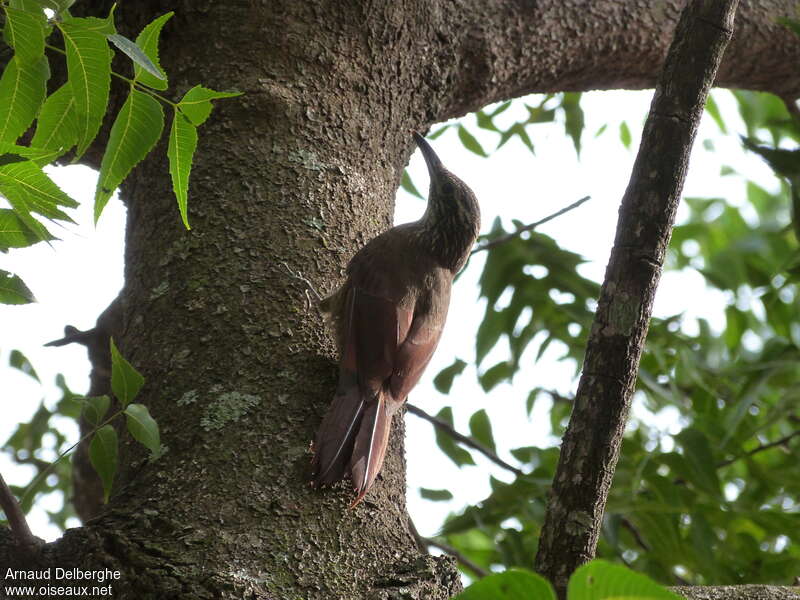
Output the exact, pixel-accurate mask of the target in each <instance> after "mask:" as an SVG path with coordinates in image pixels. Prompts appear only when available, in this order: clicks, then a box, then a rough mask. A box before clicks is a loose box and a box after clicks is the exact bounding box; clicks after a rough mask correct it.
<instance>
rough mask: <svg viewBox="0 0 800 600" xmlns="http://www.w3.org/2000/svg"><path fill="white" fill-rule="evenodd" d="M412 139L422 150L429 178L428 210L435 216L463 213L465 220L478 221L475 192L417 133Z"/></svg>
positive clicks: (478, 212) (478, 214)
mask: <svg viewBox="0 0 800 600" xmlns="http://www.w3.org/2000/svg"><path fill="white" fill-rule="evenodd" d="M414 141H415V142H416V143H417V146H418V147H419V149H420V150H421V151H422V156H423V158H424V159H425V164H426V165H427V166H428V174H429V175H430V178H431V186H430V191H429V192H428V210H429V211H433V213H434V215H435V216H437V217H441V216H444V215H445V214H447V213H451V214H452V213H463V217H464V220H465V221H470V222H475V223H478V224H479V223H480V211H479V208H478V201H477V199H476V198H475V194H474V193H473V192H472V190H471V189H469V187H468V186H467V184H466V183H464V182H463V181H461V180H460V179H459V178H458V177H456V176H455V175H453V174H452V173H451V172H450V171H448V170H447V169H446V168H445V167H444V165H443V164H442V161H441V160H440V159H439V157H438V156H437V155H436V152H434V151H433V148H432V147H431V145H430V144H429V143H428V142H427V141H426V140H425V138H424V137H422V136H421V135H420V134H419V133H416V132H414Z"/></svg>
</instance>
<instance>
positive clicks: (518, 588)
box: [453, 569, 573, 600]
mask: <svg viewBox="0 0 800 600" xmlns="http://www.w3.org/2000/svg"><path fill="white" fill-rule="evenodd" d="M453 600H556V593H555V591H554V590H553V587H552V586H551V585H550V584H549V583H548V582H547V580H546V579H545V578H544V577H541V576H540V575H537V574H536V573H532V572H531V571H525V570H523V569H508V570H507V571H504V572H502V573H495V574H493V575H489V576H487V577H484V578H483V579H480V580H478V581H476V582H475V583H473V584H472V585H471V586H469V587H468V588H467V589H465V590H464V591H463V592H461V593H460V594H458V595H457V596H454V597H453ZM570 600H573V599H572V597H571V596H570Z"/></svg>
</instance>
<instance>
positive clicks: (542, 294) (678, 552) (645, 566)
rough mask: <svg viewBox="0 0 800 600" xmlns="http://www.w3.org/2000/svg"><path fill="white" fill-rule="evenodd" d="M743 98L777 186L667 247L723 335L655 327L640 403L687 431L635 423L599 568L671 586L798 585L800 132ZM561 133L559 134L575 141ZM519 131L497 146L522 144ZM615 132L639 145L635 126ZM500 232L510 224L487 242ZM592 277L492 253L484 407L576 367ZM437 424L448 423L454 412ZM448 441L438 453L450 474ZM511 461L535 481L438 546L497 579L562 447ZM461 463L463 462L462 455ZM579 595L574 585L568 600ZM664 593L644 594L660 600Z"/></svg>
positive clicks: (707, 218)
mask: <svg viewBox="0 0 800 600" xmlns="http://www.w3.org/2000/svg"><path fill="white" fill-rule="evenodd" d="M734 98H735V99H736V102H737V104H738V107H739V111H740V114H741V115H742V118H743V119H744V121H745V125H746V137H745V138H744V141H743V144H744V146H745V148H747V149H749V150H750V151H752V152H754V153H756V154H758V155H759V156H760V157H762V158H763V159H764V160H765V161H766V163H767V164H768V165H769V166H770V167H771V168H772V169H773V170H774V172H775V174H776V177H778V178H779V179H780V180H781V181H782V182H783V183H782V185H781V189H780V192H779V193H777V194H775V193H772V192H769V191H768V190H767V189H765V188H763V187H761V186H759V185H758V184H756V183H754V182H752V181H747V180H744V181H743V184H744V186H745V190H746V202H745V205H744V206H738V205H734V204H731V203H730V202H728V201H727V200H726V199H724V198H686V199H685V204H686V207H687V208H688V211H687V214H686V217H685V219H684V220H683V221H682V222H681V223H680V225H678V226H677V227H676V228H675V230H674V232H673V236H672V243H671V246H670V250H669V253H668V256H667V263H666V268H667V269H671V270H677V271H695V272H697V273H699V274H700V275H701V276H702V277H703V278H704V279H705V281H706V283H707V285H708V286H709V287H710V288H712V289H716V290H718V291H719V292H721V293H722V294H724V297H725V298H726V299H727V300H726V304H727V305H726V306H725V308H724V311H725V327H724V328H722V329H721V330H719V329H715V328H714V327H713V326H712V324H711V322H709V321H708V320H707V319H706V318H704V317H701V318H699V319H696V320H695V319H691V320H690V319H688V318H686V317H685V316H683V315H680V314H679V315H673V316H672V317H669V318H665V319H653V322H652V323H651V326H650V332H649V335H648V340H647V346H646V350H645V354H644V356H643V357H642V361H641V365H640V373H639V380H638V391H637V394H636V402H637V403H640V404H641V405H642V406H643V408H644V409H645V410H647V411H648V412H649V413H651V414H659V413H661V412H662V411H664V410H665V409H667V410H672V411H677V413H676V414H677V415H678V417H677V418H676V421H677V423H679V426H677V425H676V426H673V428H672V429H671V432H670V433H667V432H665V431H662V430H660V429H658V428H657V427H654V426H652V425H647V424H645V423H644V422H641V421H636V420H634V421H633V423H632V424H631V428H630V429H629V431H628V432H627V435H626V438H625V443H624V446H623V453H622V456H621V458H620V462H619V464H618V467H617V471H616V475H615V480H614V486H613V488H612V490H611V494H610V496H609V501H608V506H607V510H606V517H605V521H604V525H603V535H602V537H601V539H600V543H599V547H598V556H600V557H604V558H607V559H609V560H614V561H622V562H624V563H625V564H626V565H628V566H630V567H631V568H633V569H635V570H636V571H638V572H641V573H646V574H648V575H649V576H650V577H653V578H654V579H656V580H657V581H660V582H663V583H669V584H675V583H683V582H688V583H692V584H708V583H714V584H726V583H727V584H737V583H745V582H747V583H761V582H774V583H788V579H787V578H788V577H789V574H791V573H793V572H795V571H797V570H798V568H800V543H799V542H800V540H798V534H797V532H798V531H800V504H799V503H798V498H800V486H798V484H797V483H796V482H798V481H800V461H798V456H799V455H800V413H798V412H797V407H798V406H800V402H799V401H798V400H800V398H799V396H800V370H798V369H797V365H798V364H800V302H798V298H799V297H800V289H799V288H798V282H799V281H800V244H798V239H800V236H799V235H798V232H800V228H798V226H797V223H798V216H797V215H798V214H800V211H798V206H800V202H799V201H798V200H797V199H798V197H800V193H798V192H797V188H796V185H797V182H798V179H797V178H798V175H797V174H798V173H800V152H799V151H798V150H796V149H793V147H792V146H791V144H795V145H796V144H797V143H798V142H800V128H798V123H797V122H796V121H795V120H793V118H792V117H791V115H790V114H789V113H788V112H787V110H786V108H785V106H784V105H783V103H782V102H781V101H780V100H779V99H777V98H774V97H772V96H770V95H768V94H761V93H753V92H734ZM548 102H551V103H553V102H555V101H554V100H553V99H548V98H545V99H544V100H543V101H542V102H541V103H539V104H538V105H537V104H536V103H534V104H527V105H526V106H527V108H528V111H529V114H530V115H531V118H534V117H535V118H537V119H538V118H542V119H546V118H549V115H547V112H546V111H547V110H553V109H550V108H549V107H550V106H551V105H548V104H547V103H548ZM569 102H571V100H570V101H567V100H566V99H562V101H561V107H560V109H558V110H563V111H567V108H566V106H565V104H566V105H569ZM501 108H502V110H503V111H504V110H506V109H507V108H508V107H507V106H503V105H501ZM570 110H572V111H573V113H574V114H573V116H572V117H570V118H569V119H570V123H571V127H572V128H573V131H575V132H577V131H580V129H581V127H578V125H577V123H578V122H579V118H578V116H577V113H575V108H574V107H573V108H571V109H570ZM708 113H709V115H710V116H711V117H712V119H714V121H715V122H716V125H717V128H718V129H719V131H720V132H721V134H722V135H729V136H730V137H731V139H732V140H733V143H738V139H737V137H736V136H737V133H736V132H735V131H733V129H734V128H733V127H731V125H730V124H728V123H725V121H724V120H723V117H722V112H721V111H720V109H719V107H718V106H717V104H716V103H712V105H711V106H709V107H708ZM554 118H555V116H554ZM567 120H568V119H567V118H565V119H564V122H565V133H567V135H570V136H571V137H572V139H573V142H576V139H577V140H580V135H577V138H576V136H574V135H573V134H572V133H570V130H569V127H566V122H567ZM478 122H479V127H480V128H482V129H486V130H489V131H495V132H497V131H498V130H499V129H500V128H499V127H497V126H496V119H495V117H494V116H493V115H492V113H491V112H485V111H484V112H481V113H479V116H478ZM515 125H518V124H515ZM448 126H449V125H446V126H445V127H448ZM517 131H518V130H514V132H511V130H509V129H506V130H504V131H500V133H501V136H505V137H507V138H510V137H511V136H513V135H519V134H518V133H517ZM522 131H525V129H524V128H523V129H522ZM619 131H620V136H621V141H622V142H623V144H624V145H626V146H630V145H631V144H632V141H633V135H632V133H631V129H630V127H629V126H628V124H627V123H623V124H621V125H620V126H619ZM531 137H532V136H531ZM523 143H525V142H523ZM526 145H527V144H526ZM575 145H576V150H578V149H579V146H578V143H577V142H576V143H575ZM519 225H520V224H519V223H514V229H516V228H517V227H518V226H519ZM505 233H506V231H505V229H504V228H503V226H502V224H501V223H500V221H499V220H498V221H497V222H495V223H494V225H493V227H492V230H491V231H490V233H489V234H488V235H487V236H486V237H487V239H488V240H492V239H498V238H500V237H501V236H503V235H504V234H505ZM581 262H582V258H581V257H580V256H578V255H575V254H574V253H571V252H569V251H566V250H564V249H562V248H561V247H560V246H559V244H558V242H557V241H556V240H554V239H552V238H549V237H547V236H545V235H543V234H541V233H538V232H533V233H531V234H530V235H529V236H526V237H518V238H513V239H511V240H509V241H507V242H504V243H502V244H499V245H496V246H493V247H491V248H490V249H489V250H488V255H487V257H486V263H485V266H484V269H483V274H482V275H481V278H480V294H481V296H482V297H483V298H485V299H486V309H485V314H484V318H483V321H482V323H481V324H480V326H479V329H478V332H477V335H476V358H477V363H478V366H479V367H482V366H483V365H482V363H483V361H484V359H485V358H486V357H488V356H489V355H490V353H491V355H492V356H498V352H499V355H500V358H501V360H499V361H498V362H496V363H495V364H494V365H491V366H489V367H488V368H486V369H484V370H481V369H480V368H479V370H478V382H479V383H480V384H481V385H482V387H483V388H484V389H485V390H486V391H487V392H490V391H491V390H492V389H493V388H494V387H495V386H497V385H498V384H499V383H500V382H502V381H510V380H511V379H512V378H513V377H514V375H515V374H516V373H517V372H518V371H519V370H520V369H521V368H524V366H526V365H530V364H532V363H533V362H536V361H538V360H539V359H540V358H541V356H542V354H543V353H544V351H545V350H546V349H547V347H548V346H550V345H551V344H554V347H556V348H559V349H562V351H563V353H562V358H563V359H565V360H569V361H571V362H573V363H574V364H575V365H576V367H578V366H579V365H580V363H581V360H582V356H583V351H584V345H585V341H586V337H587V334H588V328H589V326H590V325H591V322H592V317H593V312H594V306H595V304H594V299H595V298H596V297H597V294H598V291H599V287H598V284H597V283H596V282H594V281H591V280H589V279H586V278H584V277H582V276H580V275H579V274H578V272H577V267H578V266H579V265H580V264H581ZM504 348H507V350H506V352H507V355H506V356H505V357H503V356H502V354H503V352H502V350H503V349H504ZM462 363H463V361H461V360H460V359H458V360H456V362H455V363H454V364H453V365H452V366H450V367H448V368H447V369H445V370H443V371H442V372H441V373H440V374H439V375H438V376H437V377H436V379H435V381H436V382H437V389H439V391H440V392H442V393H447V392H448V391H449V390H450V388H451V386H452V382H453V378H454V377H457V376H459V375H460V374H461V373H463V372H466V371H465V368H464V367H465V365H463V364H462ZM537 401H552V408H551V428H552V433H553V435H554V436H560V435H561V433H562V432H563V428H564V425H565V423H566V419H567V417H568V415H569V409H570V404H569V402H570V399H569V398H563V397H559V396H558V395H557V394H554V393H553V392H549V391H546V390H540V389H533V390H531V392H530V394H529V396H528V410H529V412H530V409H531V406H532V405H533V403H534V402H537ZM441 414H445V415H447V416H448V418H452V413H451V412H449V409H448V408H445V409H443V411H442V413H440V415H441ZM473 419H474V427H473V426H472V425H473V421H471V432H470V433H471V436H472V438H473V439H474V440H475V441H478V442H479V443H481V444H483V445H484V446H486V447H487V448H493V447H494V445H495V440H494V438H493V437H491V436H487V435H486V430H487V428H486V425H487V424H488V425H489V427H491V422H490V421H488V419H484V417H483V415H478V416H475V415H473ZM443 435H445V434H444V433H441V434H439V437H437V442H438V443H439V445H440V447H441V448H442V449H443V450H444V451H445V453H446V454H447V455H448V456H450V457H451V458H452V457H453V454H454V450H453V448H452V447H450V445H449V444H448V443H447V442H444V441H443V440H442V439H441V436H443ZM462 450H464V452H466V450H465V449H462ZM502 450H504V449H503V448H500V451H502ZM505 450H506V451H509V452H510V453H511V454H512V455H513V457H514V458H515V459H516V461H517V466H518V467H519V468H520V469H521V470H522V471H523V473H524V474H523V475H517V476H516V477H515V478H514V479H513V480H512V481H511V482H509V483H505V482H502V481H499V480H497V479H495V478H490V487H491V493H490V494H489V495H488V496H487V497H486V498H485V499H484V500H483V501H482V502H479V503H478V504H476V505H473V506H468V507H466V508H465V509H464V510H463V511H461V512H460V514H454V515H451V516H450V517H449V518H448V519H447V521H446V522H445V523H444V524H443V526H442V528H441V530H440V533H439V538H438V539H440V541H442V542H443V543H446V544H448V545H450V546H452V547H454V548H456V549H457V550H458V551H459V552H461V553H462V554H463V555H464V556H466V557H467V558H469V559H470V560H471V561H473V562H474V563H475V564H477V565H478V566H480V567H482V568H484V569H487V570H489V569H497V568H498V567H499V566H502V567H505V568H508V569H513V568H527V569H530V568H531V567H532V564H533V558H534V556H535V554H536V549H537V548H536V544H537V539H538V536H539V531H540V528H541V526H542V521H543V517H544V510H545V499H546V498H547V492H548V489H549V486H550V482H551V481H552V478H553V475H554V472H555V466H556V463H557V459H558V449H557V448H556V447H551V448H538V447H535V446H526V447H520V448H507V449H505ZM456 462H457V463H458V464H461V465H463V464H469V463H468V462H467V460H466V459H465V458H464V457H461V458H460V459H459V460H458V461H456ZM489 579H491V577H490V578H489ZM586 581H588V579H587V580H584V582H583V584H581V585H584V584H585V583H586ZM579 588H580V586H579V585H578V584H577V583H576V584H574V586H573V585H571V587H570V597H573V596H572V594H577V593H578V592H577V591H576V590H578V589H579ZM580 589H581V590H582V591H581V592H580V593H581V594H584V596H583V597H606V596H605V595H603V594H604V593H605V592H602V590H601V591H599V592H597V593H598V594H599V595H596V596H595V595H591V594H590V590H588V588H585V587H584V588H580ZM493 593H495V597H500V596H497V595H496V592H493ZM653 593H654V595H653V596H649V595H647V594H646V593H645V592H644V591H643V592H642V594H643V597H662V596H658V594H657V593H656V592H653ZM586 594H589V595H586ZM465 597H470V598H471V597H472V596H465ZM476 597H478V596H476ZM486 597H488V596H486ZM576 597H577V596H576Z"/></svg>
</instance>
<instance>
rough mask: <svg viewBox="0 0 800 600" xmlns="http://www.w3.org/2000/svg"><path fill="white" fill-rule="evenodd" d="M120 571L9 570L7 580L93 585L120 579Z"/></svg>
mask: <svg viewBox="0 0 800 600" xmlns="http://www.w3.org/2000/svg"><path fill="white" fill-rule="evenodd" d="M120 577H121V574H120V572H119V571H112V570H111V569H99V570H96V571H95V570H88V569H86V570H84V569H77V568H76V569H62V568H61V567H56V568H55V569H53V568H47V569H40V570H38V571H35V570H32V571H15V570H14V569H10V568H9V569H8V570H7V571H6V573H5V578H6V580H9V579H10V580H14V581H52V580H54V579H55V580H62V581H84V582H87V583H89V582H91V583H95V582H96V583H103V582H104V581H107V580H113V579H119V578H120Z"/></svg>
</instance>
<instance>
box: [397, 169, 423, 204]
mask: <svg viewBox="0 0 800 600" xmlns="http://www.w3.org/2000/svg"><path fill="white" fill-rule="evenodd" d="M400 187H401V188H403V189H404V190H405V191H407V192H408V193H409V194H411V195H412V196H416V197H417V198H419V199H420V200H425V197H424V196H423V195H422V194H420V193H419V190H418V189H417V186H415V185H414V182H413V181H411V175H409V174H408V169H403V178H402V179H401V180H400Z"/></svg>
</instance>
